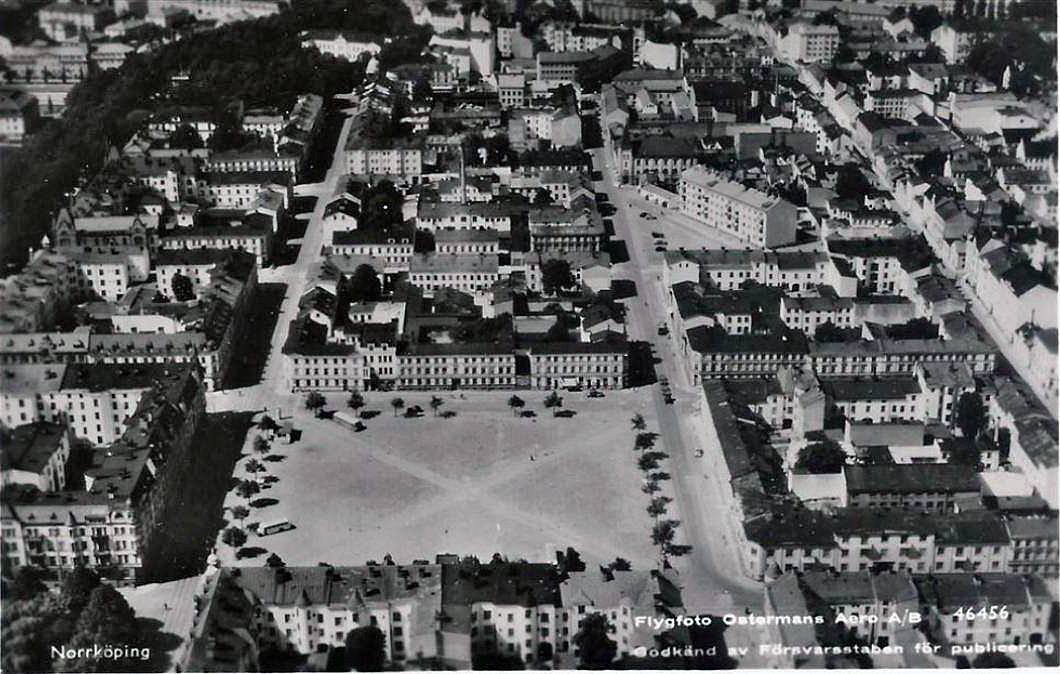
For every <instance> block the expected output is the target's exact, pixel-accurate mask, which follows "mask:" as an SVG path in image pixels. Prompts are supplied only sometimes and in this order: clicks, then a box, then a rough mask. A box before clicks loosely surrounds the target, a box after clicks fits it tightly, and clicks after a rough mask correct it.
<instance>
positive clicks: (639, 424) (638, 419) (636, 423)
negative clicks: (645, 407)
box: [629, 413, 648, 431]
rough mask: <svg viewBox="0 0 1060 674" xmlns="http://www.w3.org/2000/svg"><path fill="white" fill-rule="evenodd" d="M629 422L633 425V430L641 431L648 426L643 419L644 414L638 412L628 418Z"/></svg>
mask: <svg viewBox="0 0 1060 674" xmlns="http://www.w3.org/2000/svg"><path fill="white" fill-rule="evenodd" d="M629 423H630V424H631V425H632V426H633V430H635V431H643V430H644V429H645V428H647V427H648V424H647V423H646V422H645V421H644V415H643V414H639V413H638V414H635V415H633V418H632V419H630V421H629Z"/></svg>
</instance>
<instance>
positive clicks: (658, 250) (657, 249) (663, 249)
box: [655, 246, 666, 253]
mask: <svg viewBox="0 0 1060 674" xmlns="http://www.w3.org/2000/svg"><path fill="white" fill-rule="evenodd" d="M655 252H656V253H665V252H666V246H656V247H655Z"/></svg>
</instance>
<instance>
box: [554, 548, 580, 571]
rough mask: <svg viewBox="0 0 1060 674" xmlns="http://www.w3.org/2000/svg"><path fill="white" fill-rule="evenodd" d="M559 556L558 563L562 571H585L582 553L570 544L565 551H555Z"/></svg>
mask: <svg viewBox="0 0 1060 674" xmlns="http://www.w3.org/2000/svg"><path fill="white" fill-rule="evenodd" d="M557 557H559V564H560V566H561V567H562V569H563V571H564V572H566V573H578V572H581V571H585V562H584V561H583V560H582V553H580V552H578V551H577V550H575V549H574V548H573V547H571V546H569V545H568V546H567V550H566V552H562V553H560V552H557Z"/></svg>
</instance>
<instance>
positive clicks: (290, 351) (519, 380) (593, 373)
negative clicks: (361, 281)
mask: <svg viewBox="0 0 1060 674" xmlns="http://www.w3.org/2000/svg"><path fill="white" fill-rule="evenodd" d="M308 321H309V318H308V317H303V318H300V319H297V320H296V321H295V322H294V323H295V324H293V325H292V328H291V332H290V333H289V338H288V341H287V343H286V344H285V346H284V356H285V360H286V368H287V385H288V386H289V387H290V389H291V390H292V391H309V390H322V391H351V390H367V389H369V388H378V387H379V386H380V385H381V384H382V385H385V386H388V387H393V388H398V389H410V390H429V389H522V388H534V389H546V390H547V389H555V388H561V387H569V386H583V387H591V388H609V389H619V388H623V387H624V386H625V385H626V382H627V377H628V354H627V347H626V345H625V344H610V343H605V342H577V343H559V342H543V343H540V344H535V345H533V346H531V347H529V348H527V349H516V348H514V347H513V346H511V345H505V344H497V343H492V342H478V343H476V342H469V343H449V344H418V343H413V344H404V345H398V344H397V340H396V335H395V333H394V332H393V328H390V329H389V330H383V329H382V327H383V326H381V325H380V324H371V323H369V324H365V325H364V326H363V328H362V329H360V330H355V332H356V334H357V336H356V337H354V338H351V339H349V340H348V341H346V342H342V341H327V338H326V336H325V335H324V334H322V333H323V332H324V331H326V328H321V326H315V327H314V326H312V325H307V322H308Z"/></svg>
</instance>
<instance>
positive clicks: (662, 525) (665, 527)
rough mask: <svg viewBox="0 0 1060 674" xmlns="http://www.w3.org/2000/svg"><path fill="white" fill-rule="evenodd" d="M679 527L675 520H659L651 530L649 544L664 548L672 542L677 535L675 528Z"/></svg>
mask: <svg viewBox="0 0 1060 674" xmlns="http://www.w3.org/2000/svg"><path fill="white" fill-rule="evenodd" d="M680 525H681V523H680V522H678V521H677V520H660V521H658V522H656V523H655V524H654V526H652V528H651V542H652V543H653V544H654V545H658V546H660V547H661V546H664V545H668V544H670V543H672V542H673V540H674V536H675V535H676V534H677V527H679V526H680Z"/></svg>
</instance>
